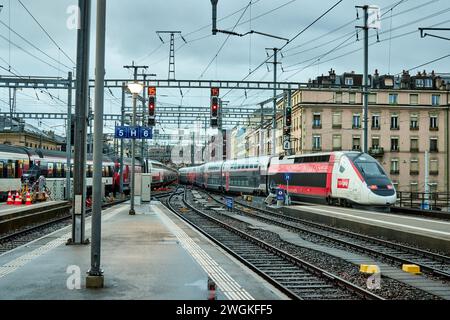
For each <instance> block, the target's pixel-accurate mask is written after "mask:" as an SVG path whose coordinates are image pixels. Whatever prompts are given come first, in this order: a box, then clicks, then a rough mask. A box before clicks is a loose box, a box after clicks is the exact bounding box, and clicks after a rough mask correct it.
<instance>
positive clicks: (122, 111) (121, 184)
mask: <svg viewBox="0 0 450 320" xmlns="http://www.w3.org/2000/svg"><path fill="white" fill-rule="evenodd" d="M125 90H126V84H125V82H122V106H121V110H120V126H121V127H123V126H124V125H125ZM124 142H125V139H121V140H120V169H119V173H120V194H121V195H122V196H123V144H124Z"/></svg>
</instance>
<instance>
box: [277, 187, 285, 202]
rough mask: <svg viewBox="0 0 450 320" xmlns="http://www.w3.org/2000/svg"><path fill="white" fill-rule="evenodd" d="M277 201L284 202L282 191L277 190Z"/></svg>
mask: <svg viewBox="0 0 450 320" xmlns="http://www.w3.org/2000/svg"><path fill="white" fill-rule="evenodd" d="M277 200H284V190H283V189H277Z"/></svg>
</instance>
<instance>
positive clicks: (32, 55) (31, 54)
mask: <svg viewBox="0 0 450 320" xmlns="http://www.w3.org/2000/svg"><path fill="white" fill-rule="evenodd" d="M0 38H2V39H3V40H5V41H7V42H9V43H10V44H12V45H14V46H15V47H16V48H18V49H20V50H22V51H23V52H25V53H27V54H28V55H30V56H31V57H33V58H35V59H36V60H39V61H40V62H42V63H44V64H46V65H48V66H49V67H51V68H53V69H55V70H57V71H60V72H65V71H63V70H61V69H60V68H59V67H55V66H54V65H52V64H50V63H48V62H47V61H45V60H43V59H41V58H39V57H38V56H36V55H35V54H33V53H31V52H29V51H28V50H26V49H24V48H22V47H21V46H19V45H18V44H16V43H15V42H13V41H11V40H9V39H8V38H6V37H5V36H3V35H1V34H0Z"/></svg>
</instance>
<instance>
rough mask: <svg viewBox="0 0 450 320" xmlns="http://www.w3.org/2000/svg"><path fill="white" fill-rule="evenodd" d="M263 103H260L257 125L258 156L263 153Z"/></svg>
mask: <svg viewBox="0 0 450 320" xmlns="http://www.w3.org/2000/svg"><path fill="white" fill-rule="evenodd" d="M263 126H264V104H263V103H261V124H260V127H259V154H258V156H263V155H264V130H263Z"/></svg>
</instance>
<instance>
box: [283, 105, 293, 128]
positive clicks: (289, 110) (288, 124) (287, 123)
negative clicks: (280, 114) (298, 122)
mask: <svg viewBox="0 0 450 320" xmlns="http://www.w3.org/2000/svg"><path fill="white" fill-rule="evenodd" d="M284 125H285V126H286V127H288V128H290V127H291V126H292V108H291V107H286V113H285V116H284Z"/></svg>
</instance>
